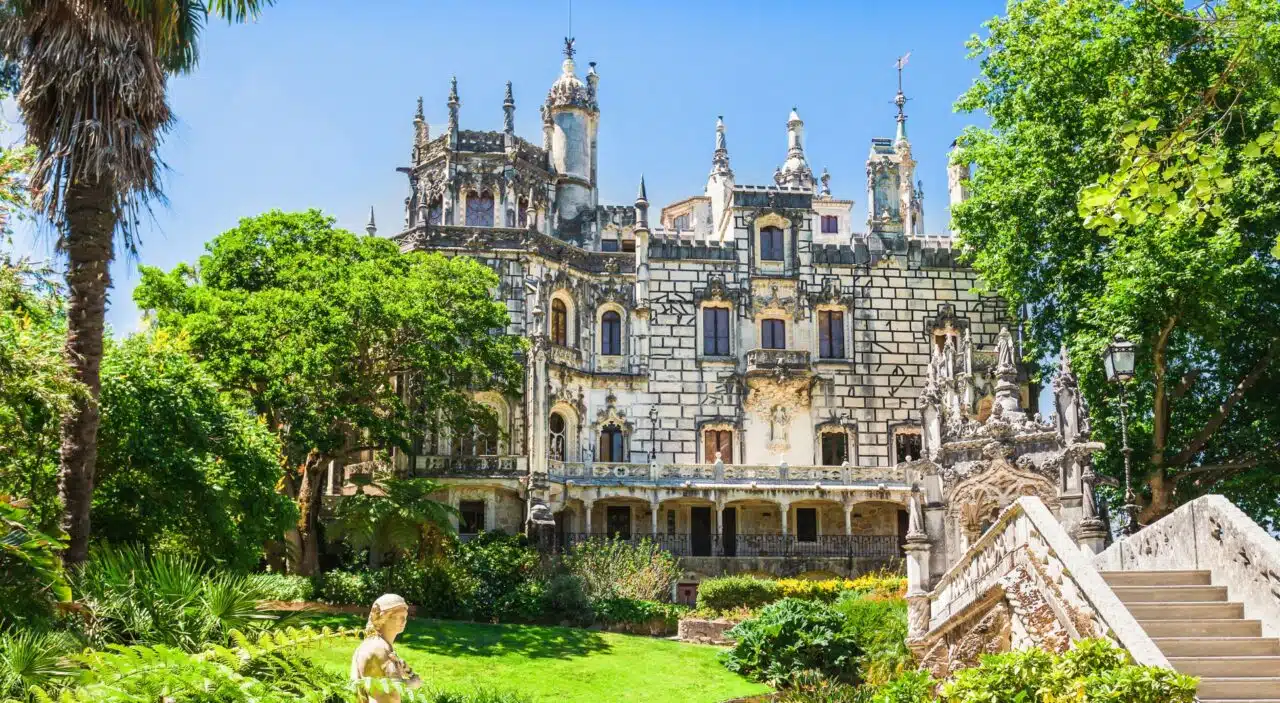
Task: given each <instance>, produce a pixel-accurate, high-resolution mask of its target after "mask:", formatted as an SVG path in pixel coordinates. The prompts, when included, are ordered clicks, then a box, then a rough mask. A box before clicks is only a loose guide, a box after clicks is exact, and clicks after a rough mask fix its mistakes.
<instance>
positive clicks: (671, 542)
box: [558, 532, 902, 559]
mask: <svg viewBox="0 0 1280 703" xmlns="http://www.w3.org/2000/svg"><path fill="white" fill-rule="evenodd" d="M611 539H614V540H620V541H623V542H627V543H630V544H633V545H639V544H642V543H645V542H648V543H649V544H652V545H654V546H655V547H657V548H659V549H663V550H666V551H668V552H671V553H672V554H674V555H676V556H681V557H792V558H804V557H828V558H852V557H862V558H873V559H895V558H899V557H901V556H902V547H901V541H900V540H899V538H898V536H897V535H817V536H816V537H812V538H809V539H802V538H800V537H799V536H797V535H784V534H743V535H720V534H709V535H692V534H657V535H651V534H636V533H633V534H629V535H628V534H620V533H616V534H613V535H608V534H601V533H591V534H587V533H582V532H572V533H563V534H561V535H559V539H558V546H559V547H560V548H561V549H564V550H568V549H570V548H572V547H573V546H574V545H577V544H581V543H583V542H591V541H599V542H605V541H609V540H611Z"/></svg>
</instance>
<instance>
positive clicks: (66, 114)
mask: <svg viewBox="0 0 1280 703" xmlns="http://www.w3.org/2000/svg"><path fill="white" fill-rule="evenodd" d="M272 2H274V0H204V1H200V0H8V2H6V3H4V5H5V8H4V10H5V13H6V15H7V16H5V17H4V22H3V23H0V52H2V53H3V54H4V55H5V57H6V58H7V59H8V60H11V61H13V62H15V63H16V64H17V66H18V71H19V74H20V88H19V91H18V95H17V101H18V109H19V110H21V112H22V117H23V121H24V122H25V123H26V128H27V141H28V143H29V144H31V145H32V146H34V147H35V148H36V159H35V164H34V166H33V167H32V170H31V188H32V193H33V198H34V202H35V205H36V207H37V208H38V210H39V211H40V212H41V213H42V214H43V215H44V216H45V217H47V218H48V220H49V222H50V224H51V225H52V226H53V228H54V231H55V232H56V233H57V235H58V239H57V246H58V249H59V251H60V252H62V253H63V254H65V255H66V257H67V273H66V275H67V342H66V348H65V350H66V355H67V359H68V361H69V362H70V364H71V366H72V368H73V370H74V371H75V373H76V376H77V378H78V379H79V380H80V381H81V382H83V383H84V384H85V386H87V387H88V388H89V392H90V397H88V398H86V399H85V400H83V401H82V402H80V403H78V404H77V405H76V407H75V408H74V409H73V410H72V411H71V412H69V413H67V415H66V416H65V417H64V418H63V422H62V450H61V463H60V466H59V469H58V492H59V495H60V497H61V498H62V502H63V521H62V522H63V528H64V529H65V530H66V531H67V534H68V535H69V536H70V544H69V545H68V549H67V551H66V553H65V555H64V560H65V561H66V562H67V563H68V564H78V563H80V562H83V561H84V559H85V557H86V556H87V553H88V544H89V506H90V503H91V501H92V499H93V472H94V464H95V462H96V460H97V456H98V405H97V400H98V394H99V390H100V388H101V385H100V382H99V366H100V364H101V361H102V334H103V317H104V315H105V312H106V306H107V290H108V288H110V287H111V276H110V269H109V266H110V263H111V260H112V258H113V257H114V255H115V246H116V235H117V234H118V235H119V236H120V244H121V245H122V246H123V248H124V249H125V251H127V252H130V253H133V252H136V247H137V244H138V239H137V227H138V224H139V219H140V216H141V215H142V213H143V211H145V210H146V209H147V208H148V206H149V204H150V203H151V202H153V201H155V200H161V199H163V193H162V192H161V188H160V180H159V177H160V172H161V170H162V168H163V164H162V162H161V161H160V159H159V157H158V155H157V150H158V148H159V146H160V142H161V140H162V138H163V137H164V135H165V133H166V132H168V130H169V128H170V126H171V125H172V124H173V114H172V112H170V110H169V104H168V101H167V94H166V89H167V80H168V76H169V75H171V74H173V73H183V72H187V71H190V70H192V69H194V68H195V65H196V60H197V57H198V52H197V40H198V38H199V34H200V30H201V29H202V28H203V27H204V24H205V22H207V21H208V18H209V17H210V16H214V17H217V18H221V19H225V20H227V21H229V22H243V21H246V20H248V19H252V18H254V17H256V16H257V15H258V13H259V11H260V10H261V9H262V8H263V7H264V6H266V5H270V4H272Z"/></svg>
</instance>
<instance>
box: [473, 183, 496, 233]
mask: <svg viewBox="0 0 1280 703" xmlns="http://www.w3.org/2000/svg"><path fill="white" fill-rule="evenodd" d="M467 226H468V227H492V226H493V193H490V192H489V191H487V190H486V191H484V192H482V193H480V194H476V192H475V191H474V190H473V191H471V192H470V193H468V194H467Z"/></svg>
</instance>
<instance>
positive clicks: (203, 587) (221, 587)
mask: <svg viewBox="0 0 1280 703" xmlns="http://www.w3.org/2000/svg"><path fill="white" fill-rule="evenodd" d="M73 586H74V590H75V592H76V595H77V598H78V599H79V602H81V603H82V604H83V605H84V606H85V608H86V609H87V612H86V614H85V617H84V621H83V624H82V625H81V630H82V633H83V635H84V637H85V638H86V640H87V641H88V642H89V643H90V644H91V645H93V646H95V647H101V646H105V645H108V644H114V643H118V644H148V645H150V644H156V645H164V646H167V647H175V648H178V649H182V650H184V651H188V652H194V651H198V650H200V649H201V648H204V647H206V646H207V645H209V644H210V643H218V644H221V643H224V642H225V641H226V638H227V637H228V635H229V633H230V632H231V631H232V630H233V629H234V630H240V631H242V632H250V633H255V632H258V631H262V630H266V629H268V628H270V627H272V626H273V625H274V624H275V621H276V620H277V619H278V618H276V617H275V616H273V615H270V614H267V613H264V612H262V611H259V610H258V609H257V605H258V601H259V600H262V599H263V598H264V597H265V596H266V592H265V591H264V590H263V589H262V588H261V586H260V585H259V583H258V582H256V581H254V580H253V579H252V578H250V577H248V576H243V575H239V574H233V573H228V572H222V573H217V572H209V571H206V570H205V569H204V568H203V567H202V565H201V563H200V562H199V561H197V560H196V559H194V558H191V557H187V556H184V555H180V554H171V553H166V552H160V553H155V554H150V555H148V554H146V553H144V552H143V551H142V550H141V549H140V548H137V547H103V546H100V547H97V548H95V549H94V550H92V551H91V552H90V555H89V560H88V561H87V562H85V563H84V564H83V565H82V566H81V567H80V569H79V571H78V572H77V573H76V574H74V577H73Z"/></svg>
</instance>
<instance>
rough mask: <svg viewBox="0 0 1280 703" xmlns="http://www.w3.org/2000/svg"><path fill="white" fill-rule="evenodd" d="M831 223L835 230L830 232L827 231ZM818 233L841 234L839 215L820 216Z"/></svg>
mask: <svg viewBox="0 0 1280 703" xmlns="http://www.w3.org/2000/svg"><path fill="white" fill-rule="evenodd" d="M828 222H831V223H832V224H834V225H835V228H834V229H832V230H831V231H830V232H828V231H827V223H828ZM818 232H819V233H820V234H840V216H839V215H823V214H819V215H818Z"/></svg>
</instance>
